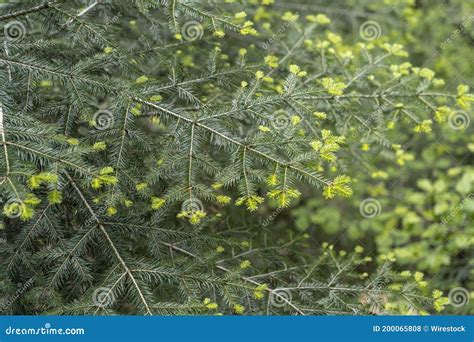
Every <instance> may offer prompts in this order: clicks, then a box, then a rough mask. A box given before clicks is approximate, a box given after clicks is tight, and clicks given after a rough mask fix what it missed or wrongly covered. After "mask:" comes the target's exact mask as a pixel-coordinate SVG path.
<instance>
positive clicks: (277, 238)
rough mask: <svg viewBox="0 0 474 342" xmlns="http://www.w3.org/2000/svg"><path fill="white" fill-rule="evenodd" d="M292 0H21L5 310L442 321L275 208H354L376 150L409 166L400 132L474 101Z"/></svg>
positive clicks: (13, 45) (8, 31) (412, 288)
mask: <svg viewBox="0 0 474 342" xmlns="http://www.w3.org/2000/svg"><path fill="white" fill-rule="evenodd" d="M274 2H275V1H273V0H249V1H237V0H235V1H233V0H226V1H214V0H202V1H188V0H167V1H163V0H161V1H159V0H134V1H98V0H96V1H90V2H85V1H78V0H73V1H60V0H57V1H55V0H53V1H41V2H38V1H21V2H12V3H8V4H2V6H1V7H0V22H1V24H2V26H3V29H2V35H1V40H2V42H1V43H2V45H1V46H2V48H1V52H0V103H1V105H0V136H1V145H2V148H1V153H0V196H1V200H2V213H1V220H2V223H1V224H2V230H1V231H0V234H1V235H2V239H3V240H2V244H1V245H0V246H1V248H0V253H1V254H0V255H1V259H0V271H1V274H2V278H1V284H2V287H1V290H0V291H1V292H0V293H1V294H2V297H3V298H4V305H2V307H1V309H2V311H3V314H18V313H21V314H103V315H106V314H139V315H157V314H173V315H175V314H296V315H310V314H367V313H374V314H379V313H401V314H406V313H425V312H428V311H431V310H432V309H433V305H435V307H436V308H438V309H440V308H442V306H443V304H444V303H446V298H444V297H442V294H441V293H439V292H435V293H433V294H424V293H421V292H420V285H423V284H422V283H423V279H422V277H420V276H419V275H418V276H416V275H415V276H414V277H412V276H411V275H407V274H399V273H397V272H393V271H392V270H391V268H390V256H387V257H385V260H383V261H380V260H374V259H373V258H372V257H371V256H370V251H364V248H363V247H361V246H357V247H356V248H355V249H354V250H353V251H337V250H336V249H335V247H334V246H333V245H332V244H324V245H323V246H317V245H315V244H314V243H313V242H312V239H311V236H310V235H308V234H306V233H300V232H297V231H295V230H293V229H292V228H291V227H288V231H286V232H283V233H282V232H272V229H271V219H269V215H270V216H271V215H273V214H274V213H275V212H276V213H277V214H278V213H279V212H280V211H283V210H286V208H288V207H290V206H291V205H292V202H293V201H294V200H295V199H297V198H298V197H300V195H301V192H303V191H307V189H313V188H315V189H318V192H317V194H318V196H322V197H324V198H325V199H327V200H328V201H331V200H333V199H334V198H341V199H342V200H343V199H344V198H345V197H350V196H351V194H352V188H351V175H350V174H346V173H345V169H346V165H347V164H348V163H354V162H355V160H354V158H353V157H352V150H353V148H354V146H358V142H359V139H360V137H368V138H370V141H372V142H373V143H374V144H377V145H378V146H380V148H381V149H382V150H390V149H392V150H396V151H397V154H398V155H399V157H400V158H404V156H406V153H405V151H404V150H403V147H402V146H401V145H400V142H398V141H397V139H396V138H397V137H396V136H393V135H392V134H391V132H392V131H393V128H394V127H395V126H396V127H397V128H398V127H402V129H406V130H412V131H414V132H416V133H418V134H423V133H426V132H429V131H430V130H431V129H432V127H433V126H434V125H438V124H439V125H443V124H446V122H447V121H448V120H451V118H452V116H453V115H455V114H456V110H457V109H459V108H466V107H467V106H468V105H469V102H470V101H472V100H473V96H472V95H471V94H469V88H468V87H467V86H465V85H459V87H458V88H457V93H449V92H448V91H445V90H443V84H444V82H443V81H442V80H441V79H439V78H437V77H436V75H435V73H434V72H433V71H432V70H430V69H428V68H425V67H420V66H416V65H412V64H411V63H410V62H409V56H408V53H407V51H405V49H404V47H403V46H402V45H400V44H398V43H396V42H388V41H384V40H383V39H380V40H378V39H376V40H370V39H369V40H370V41H368V39H361V40H359V41H357V42H352V41H350V40H346V39H344V38H343V37H344V35H342V34H338V32H335V31H334V30H333V28H332V27H331V18H329V17H328V16H326V15H324V14H320V13H319V14H318V13H310V12H308V11H306V10H305V8H304V5H302V6H301V8H300V9H299V11H293V12H291V11H282V10H281V8H279V7H277V6H275V4H274ZM420 106H422V108H423V110H422V111H417V112H416V114H414V112H413V108H415V107H416V108H419V107H420ZM271 208H274V209H273V210H274V212H273V213H272V211H271V210H272V209H271ZM18 284H20V287H19V286H18ZM21 284H23V286H22V285H21ZM25 284H26V285H25ZM421 287H422V286H421Z"/></svg>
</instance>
